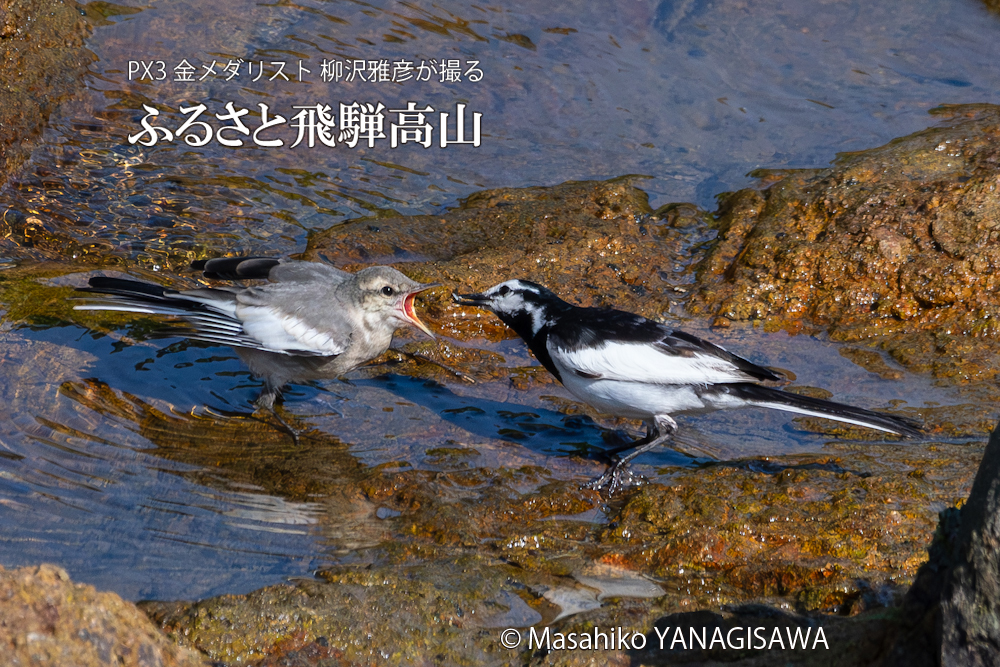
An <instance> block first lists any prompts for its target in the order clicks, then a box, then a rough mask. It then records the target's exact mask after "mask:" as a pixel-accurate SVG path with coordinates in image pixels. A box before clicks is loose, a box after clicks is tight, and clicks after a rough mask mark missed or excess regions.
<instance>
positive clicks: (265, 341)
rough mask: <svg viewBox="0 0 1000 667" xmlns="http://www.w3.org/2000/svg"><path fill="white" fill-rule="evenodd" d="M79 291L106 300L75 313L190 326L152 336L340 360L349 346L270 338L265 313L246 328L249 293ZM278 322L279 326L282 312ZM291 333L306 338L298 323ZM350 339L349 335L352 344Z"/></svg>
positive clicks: (113, 281)
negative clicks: (144, 317) (161, 318)
mask: <svg viewBox="0 0 1000 667" xmlns="http://www.w3.org/2000/svg"><path fill="white" fill-rule="evenodd" d="M79 291H81V292H90V293H94V294H100V295H101V297H100V298H99V299H96V300H88V301H87V302H86V303H83V304H80V305H78V306H75V307H74V310H112V311H120V312H127V313H146V314H150V315H166V316H168V317H176V318H179V319H181V320H183V321H184V322H185V326H180V327H172V328H168V329H162V330H159V331H154V332H153V333H152V335H153V336H155V337H158V338H162V337H166V336H184V337H187V338H190V339H191V340H197V341H202V342H205V343H211V344H213V345H231V346H234V347H246V348H252V349H255V350H263V351H266V352H278V353H281V354H288V355H295V356H330V355H337V354H340V353H341V352H342V351H343V350H344V349H346V347H347V345H346V342H343V341H341V344H339V345H336V344H332V343H331V342H329V341H320V344H316V343H315V342H314V341H311V340H310V336H309V335H308V332H306V335H304V336H302V338H303V340H298V339H297V338H296V337H295V336H294V335H291V336H287V335H286V336H281V335H277V336H275V335H271V336H269V335H266V334H267V329H268V325H269V324H270V325H271V328H273V322H270V321H269V320H268V319H267V318H266V317H264V315H265V313H261V312H255V313H253V315H252V317H251V320H252V322H253V323H254V325H253V326H252V327H251V328H247V323H246V321H244V319H243V316H242V315H241V314H240V313H238V310H239V309H240V306H241V303H240V301H241V299H240V296H241V295H242V293H243V292H245V291H247V290H242V291H241V290H239V289H235V290H231V289H210V288H204V289H194V290H184V291H175V290H169V289H165V288H163V287H160V286H159V285H152V284H150V283H143V282H139V281H136V280H125V279H121V278H106V277H101V276H98V277H95V278H91V279H90V286H89V287H85V288H81V289H80V290H79ZM277 319H278V321H279V322H280V319H281V314H280V313H279V314H278V315H277ZM291 328H292V329H293V331H297V332H299V333H301V327H296V326H295V323H294V322H291ZM255 329H263V330H264V334H265V335H258V333H257V332H256V331H255ZM349 338H350V337H349V336H347V339H348V342H349Z"/></svg>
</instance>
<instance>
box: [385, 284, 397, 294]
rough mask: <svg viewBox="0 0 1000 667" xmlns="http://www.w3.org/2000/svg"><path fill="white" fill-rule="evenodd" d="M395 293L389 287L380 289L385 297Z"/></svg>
mask: <svg viewBox="0 0 1000 667" xmlns="http://www.w3.org/2000/svg"><path fill="white" fill-rule="evenodd" d="M395 293H396V291H395V290H394V289H392V288H391V287H389V286H388V285H386V286H385V287H383V288H382V294H385V295H386V296H392V295H393V294H395Z"/></svg>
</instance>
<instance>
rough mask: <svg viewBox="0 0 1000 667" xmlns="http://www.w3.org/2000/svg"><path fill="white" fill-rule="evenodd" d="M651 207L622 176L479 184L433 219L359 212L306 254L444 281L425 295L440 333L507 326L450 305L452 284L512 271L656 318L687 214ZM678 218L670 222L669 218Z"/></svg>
mask: <svg viewBox="0 0 1000 667" xmlns="http://www.w3.org/2000/svg"><path fill="white" fill-rule="evenodd" d="M682 213H683V212H678V211H670V212H669V214H667V215H664V216H662V217H663V218H667V219H668V220H667V222H665V221H664V220H662V219H661V217H660V216H657V215H652V211H651V209H650V208H649V205H648V203H647V199H646V194H645V193H643V192H642V191H641V190H638V189H637V188H635V187H634V186H633V185H632V184H631V183H630V180H629V179H616V180H611V181H602V182H579V183H577V182H573V183H564V184H562V185H557V186H553V187H548V188H524V189H501V190H486V191H483V192H478V193H476V194H474V195H472V196H471V197H469V198H468V199H467V200H465V201H464V202H462V205H461V206H460V207H459V208H457V209H454V210H452V211H449V212H448V213H446V214H444V215H439V216H429V215H421V216H409V217H395V218H389V219H378V220H372V219H366V220H357V221H353V222H350V223H347V224H344V225H339V226H337V227H333V228H331V229H329V230H327V231H326V232H323V233H321V234H318V235H316V236H314V237H313V238H312V239H311V240H310V244H309V250H308V252H307V253H306V258H307V259H317V258H320V257H322V258H325V259H327V260H329V261H331V262H334V263H336V264H338V265H339V266H345V267H347V268H349V269H353V268H357V267H359V266H361V265H367V264H381V263H391V264H394V265H396V266H397V268H401V269H403V270H404V271H405V272H407V273H408V274H409V275H411V276H414V277H415V278H417V279H419V280H422V281H427V282H431V281H434V282H441V283H444V284H445V285H447V286H448V288H449V289H441V290H437V291H435V292H432V293H429V294H428V295H427V296H425V297H424V302H425V304H426V308H427V310H428V317H427V319H428V320H429V321H430V322H433V323H436V324H437V325H438V326H439V327H441V328H442V329H444V331H445V333H447V335H449V336H451V337H454V338H458V339H459V340H468V339H470V338H477V337H485V338H488V339H491V340H499V339H503V338H507V337H510V336H511V335H512V334H511V333H510V332H509V331H508V330H507V329H506V328H505V327H504V326H503V325H502V324H500V323H499V322H498V321H496V320H495V319H494V318H488V317H483V316H482V313H481V312H479V311H477V310H476V309H468V308H466V309H462V308H458V307H455V306H453V305H451V298H450V289H456V290H463V289H464V290H481V289H485V288H487V287H490V286H492V285H494V284H496V283H499V282H502V281H504V280H509V279H511V278H523V279H527V280H533V281H535V282H539V283H542V284H544V285H546V286H547V287H549V288H550V289H552V290H553V291H555V292H556V293H558V294H559V295H560V296H562V297H563V298H565V299H567V300H569V301H574V302H576V303H579V304H581V305H585V306H611V305H614V306H616V307H618V308H622V309H625V310H632V311H634V312H640V313H642V314H644V315H646V316H649V317H653V318H656V317H658V316H660V315H661V314H662V313H663V312H664V311H665V310H667V309H668V308H670V307H671V305H672V303H673V301H672V299H676V298H677V296H678V295H679V294H682V293H683V288H680V291H677V290H676V288H677V287H678V286H679V285H681V284H683V283H686V282H687V281H688V278H687V276H686V274H685V269H686V268H687V266H688V263H689V262H690V258H689V257H688V254H687V253H686V252H685V248H686V247H687V244H688V243H689V236H690V235H691V234H696V233H699V232H704V226H703V225H702V226H701V227H700V230H699V229H696V230H695V231H687V232H685V231H683V230H682V229H680V228H682V227H690V226H691V225H688V224H687V223H688V222H689V219H690V217H691V216H690V215H682ZM672 223H676V224H677V226H676V227H675V226H672Z"/></svg>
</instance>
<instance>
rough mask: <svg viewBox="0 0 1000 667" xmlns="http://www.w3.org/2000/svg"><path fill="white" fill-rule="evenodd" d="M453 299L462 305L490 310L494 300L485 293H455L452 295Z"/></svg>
mask: <svg viewBox="0 0 1000 667" xmlns="http://www.w3.org/2000/svg"><path fill="white" fill-rule="evenodd" d="M451 299H452V301H454V302H455V303H457V304H458V305H460V306H475V307H476V308H485V309H487V310H490V305H491V304H492V303H493V300H492V299H490V297H488V296H486V295H485V294H455V293H452V295H451Z"/></svg>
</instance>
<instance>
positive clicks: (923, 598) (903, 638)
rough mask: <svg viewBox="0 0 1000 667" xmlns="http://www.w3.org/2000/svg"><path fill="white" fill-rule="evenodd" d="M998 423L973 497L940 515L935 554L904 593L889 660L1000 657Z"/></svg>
mask: <svg viewBox="0 0 1000 667" xmlns="http://www.w3.org/2000/svg"><path fill="white" fill-rule="evenodd" d="M998 491H1000V425H998V426H997V428H996V429H994V431H993V434H992V435H991V436H990V441H989V444H988V445H987V446H986V452H985V453H984V455H983V460H982V463H981V464H980V466H979V471H978V472H977V473H976V479H975V481H974V482H973V485H972V491H971V492H970V493H969V498H968V501H967V502H966V503H965V504H964V505H963V506H962V508H961V509H960V510H959V509H949V510H947V511H945V512H942V513H941V518H940V523H939V525H938V530H937V533H936V534H935V536H934V543H933V544H932V546H931V549H930V560H929V561H928V562H927V563H926V564H924V565H923V566H922V567H921V568H920V571H919V572H918V574H917V578H916V580H915V581H914V583H913V586H912V587H911V588H910V590H909V592H908V593H907V595H906V599H905V601H904V603H903V610H904V611H905V613H906V619H907V622H906V623H905V624H904V625H903V629H902V630H901V631H900V632H899V636H898V638H897V640H896V642H895V645H894V646H893V649H892V651H891V653H890V654H889V657H888V659H887V661H886V663H885V664H886V665H887V666H888V665H892V666H902V665H908V666H912V665H918V666H919V665H924V664H926V665H937V664H941V665H970V666H972V667H977V666H980V665H982V666H985V665H995V664H998V663H1000V649H998V647H1000V622H998V618H1000V616H998V613H997V604H998V601H1000V506H998V498H1000V494H998Z"/></svg>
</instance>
